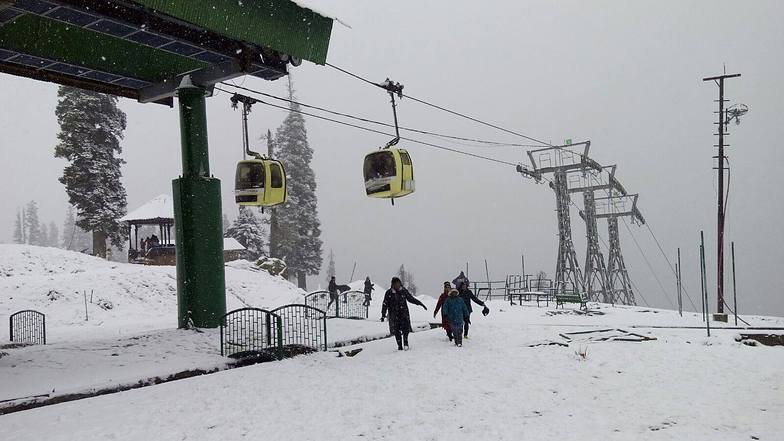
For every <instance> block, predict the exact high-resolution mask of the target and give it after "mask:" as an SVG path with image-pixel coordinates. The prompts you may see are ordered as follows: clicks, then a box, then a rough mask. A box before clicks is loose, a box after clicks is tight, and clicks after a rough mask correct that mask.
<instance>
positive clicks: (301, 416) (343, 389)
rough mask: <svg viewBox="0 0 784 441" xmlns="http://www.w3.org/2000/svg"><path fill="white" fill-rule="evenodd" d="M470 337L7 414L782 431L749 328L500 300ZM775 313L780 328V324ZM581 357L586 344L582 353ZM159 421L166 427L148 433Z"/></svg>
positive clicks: (36, 431) (106, 427)
mask: <svg viewBox="0 0 784 441" xmlns="http://www.w3.org/2000/svg"><path fill="white" fill-rule="evenodd" d="M491 309H492V310H493V312H492V313H491V315H490V316H488V317H481V316H477V317H475V318H474V326H473V331H472V335H471V339H470V340H467V341H466V342H465V345H464V347H463V348H455V347H454V346H453V345H450V344H449V343H448V342H447V341H446V338H445V337H444V335H443V333H442V331H440V330H434V331H428V332H422V333H417V334H414V335H412V337H411V344H412V350H411V351H408V352H399V351H397V350H395V348H394V343H393V342H392V341H389V340H381V341H377V342H371V343H366V344H363V345H360V347H362V348H363V349H364V350H363V351H362V352H361V353H359V354H358V355H356V356H355V357H351V358H349V357H342V358H336V356H335V354H334V353H319V354H315V355H312V356H304V357H297V358H295V359H291V360H286V361H282V362H275V363H267V364H263V365H257V366H252V367H248V368H242V369H236V370H232V371H226V372H222V373H218V374H214V375H208V376H204V377H198V378H192V379H188V380H183V381H177V382H173V383H167V384H164V385H160V386H154V387H149V388H144V389H139V390H134V391H128V392H123V393H119V394H113V395H108V396H103V397H96V398H91V399H87V400H81V401H76V402H70V403H65V404H61V405H57V406H49V407H44V408H40V409H34V410H31V411H26V412H20V413H15V414H10V415H6V416H3V417H0V426H2V427H3V431H4V439H8V440H23V439H25V440H26V439H47V440H70V439H85V440H99V439H101V440H102V439H116V440H147V439H150V438H151V437H150V435H154V436H153V438H154V439H156V440H180V439H197V440H229V439H232V440H233V439H262V438H264V437H265V435H268V434H270V433H273V434H275V435H276V438H277V439H287V440H346V439H364V440H381V439H385V440H450V441H457V440H527V439H530V440H544V439H554V440H580V441H585V440H588V441H591V440H602V441H604V440H623V441H627V440H710V441H719V440H744V439H746V440H751V439H760V440H777V439H780V435H781V433H782V431H784V419H782V418H781V415H783V414H784V390H782V389H783V388H784V385H782V382H781V372H780V370H781V367H782V366H784V350H782V348H780V347H761V346H759V347H749V346H745V345H742V344H740V343H737V342H736V341H735V340H734V335H735V333H736V332H737V331H731V330H715V331H714V335H713V336H712V337H711V338H707V337H705V333H704V331H703V330H699V329H658V328H636V329H635V331H636V332H639V333H641V334H644V335H648V336H650V337H655V338H656V340H654V341H648V342H642V343H632V342H589V341H587V340H582V341H575V342H572V343H570V344H569V345H568V346H567V347H564V346H535V347H529V346H530V345H531V344H535V343H539V342H544V341H561V342H563V341H564V340H563V339H562V338H561V337H560V336H559V334H561V333H565V332H574V331H584V330H596V329H601V328H613V327H623V328H626V329H631V328H630V327H631V326H682V325H687V326H690V325H692V324H694V323H699V322H700V319H699V318H694V317H685V318H680V317H678V315H677V314H676V313H674V312H672V311H655V312H654V311H653V310H647V311H646V310H645V309H644V308H611V307H602V308H601V309H600V311H599V312H603V313H604V314H603V315H591V316H585V315H578V314H574V313H572V312H569V310H568V309H567V312H565V313H561V312H559V313H558V314H556V315H553V314H552V313H553V309H552V308H545V307H542V308H536V307H526V308H521V307H519V306H518V307H509V305H506V304H503V303H500V302H493V303H491ZM782 324H783V323H782V321H781V320H780V319H771V321H770V324H769V326H781V325H782ZM579 353H584V354H585V356H581V355H580V354H579ZM151 427H154V434H153V432H151Z"/></svg>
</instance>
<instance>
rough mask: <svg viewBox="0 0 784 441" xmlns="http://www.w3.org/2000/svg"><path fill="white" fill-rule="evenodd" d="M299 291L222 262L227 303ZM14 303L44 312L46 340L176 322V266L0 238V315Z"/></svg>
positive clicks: (259, 303)
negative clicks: (0, 241) (120, 260)
mask: <svg viewBox="0 0 784 441" xmlns="http://www.w3.org/2000/svg"><path fill="white" fill-rule="evenodd" d="M85 294H86V297H87V300H88V304H87V318H88V320H85V304H84V297H85ZM305 294H306V293H305V292H304V291H302V290H300V289H298V288H297V287H296V286H294V285H292V284H291V283H289V282H287V281H285V280H283V279H281V278H279V277H272V276H270V275H269V274H267V273H265V272H262V271H257V270H255V269H254V268H253V266H252V265H251V264H250V263H248V262H246V261H236V262H231V263H229V264H228V265H227V268H226V304H227V308H228V309H229V310H232V309H236V308H241V307H243V306H255V307H259V308H274V307H277V306H280V305H285V304H287V303H302V296H304V295H305ZM91 297H92V302H90V298H91ZM22 309H35V310H37V311H41V312H43V313H44V314H46V328H47V340H48V342H51V343H55V342H58V341H73V340H76V339H78V340H82V339H102V338H115V337H123V336H133V335H137V334H139V332H141V331H147V330H157V329H169V328H176V327H177V313H176V311H177V280H176V271H175V268H174V267H166V266H143V265H132V264H125V263H117V262H108V261H106V260H103V259H99V258H95V257H92V256H88V255H86V254H80V253H74V252H71V251H65V250H60V249H57V248H44V247H36V246H29V245H0V319H1V320H7V317H8V316H9V315H10V314H12V313H14V312H16V311H19V310H22ZM6 323H7V322H6ZM0 341H8V326H7V325H5V326H0Z"/></svg>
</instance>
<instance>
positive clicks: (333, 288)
mask: <svg viewBox="0 0 784 441" xmlns="http://www.w3.org/2000/svg"><path fill="white" fill-rule="evenodd" d="M327 291H329V303H327V311H329V307H330V306H332V304H333V303H335V301H336V300H337V299H338V295H339V294H338V284H337V282H335V276H332V278H330V279H329V286H327Z"/></svg>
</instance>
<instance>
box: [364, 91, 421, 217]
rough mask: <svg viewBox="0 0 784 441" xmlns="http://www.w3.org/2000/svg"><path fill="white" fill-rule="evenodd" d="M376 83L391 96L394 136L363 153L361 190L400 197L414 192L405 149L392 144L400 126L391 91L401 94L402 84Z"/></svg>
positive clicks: (411, 169) (376, 196) (410, 163)
mask: <svg viewBox="0 0 784 441" xmlns="http://www.w3.org/2000/svg"><path fill="white" fill-rule="evenodd" d="M378 86H379V87H380V88H382V89H384V90H386V91H387V93H389V96H390V98H391V100H392V115H393V117H394V120H395V138H393V139H392V140H390V141H389V142H388V143H387V144H386V145H385V146H384V147H382V148H381V149H380V150H377V151H374V152H371V153H368V154H367V155H366V156H365V162H364V166H363V168H362V172H363V175H364V178H365V193H366V194H367V195H368V196H369V197H372V198H385V199H391V200H392V205H395V198H401V197H403V196H407V195H409V194H411V193H413V192H414V190H415V189H416V185H415V183H414V165H413V163H412V162H411V156H410V155H409V154H408V151H407V150H405V149H401V148H397V147H395V146H396V145H397V143H398V142H399V141H400V128H399V126H398V121H397V103H396V102H395V95H397V96H398V97H399V98H401V99H402V98H403V85H402V84H400V83H396V82H394V81H392V80H390V79H389V78H387V79H386V80H385V81H384V82H382V83H379V84H378Z"/></svg>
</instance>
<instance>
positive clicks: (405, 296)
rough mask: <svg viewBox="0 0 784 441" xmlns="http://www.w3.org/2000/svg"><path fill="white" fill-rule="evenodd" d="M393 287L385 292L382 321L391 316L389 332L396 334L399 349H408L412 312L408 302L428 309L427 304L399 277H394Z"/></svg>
mask: <svg viewBox="0 0 784 441" xmlns="http://www.w3.org/2000/svg"><path fill="white" fill-rule="evenodd" d="M391 285H392V287H391V288H389V289H388V290H387V292H386V293H385V294H384V303H383V304H382V305H381V321H382V322H383V321H384V319H385V318H387V315H388V316H389V333H390V334H392V335H394V336H395V340H396V341H397V349H398V351H402V350H403V348H404V347H405V349H406V350H408V334H409V333H410V332H411V314H410V313H409V311H408V303H409V302H410V303H413V304H415V305H419V306H421V307H422V308H424V309H425V311H427V306H425V305H424V304H423V303H422V302H420V301H419V300H417V299H416V298H415V297H414V296H412V295H411V293H410V292H408V290H407V289H406V288H404V287H403V283H402V282H401V281H400V279H399V278H398V277H393V278H392V283H391Z"/></svg>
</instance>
